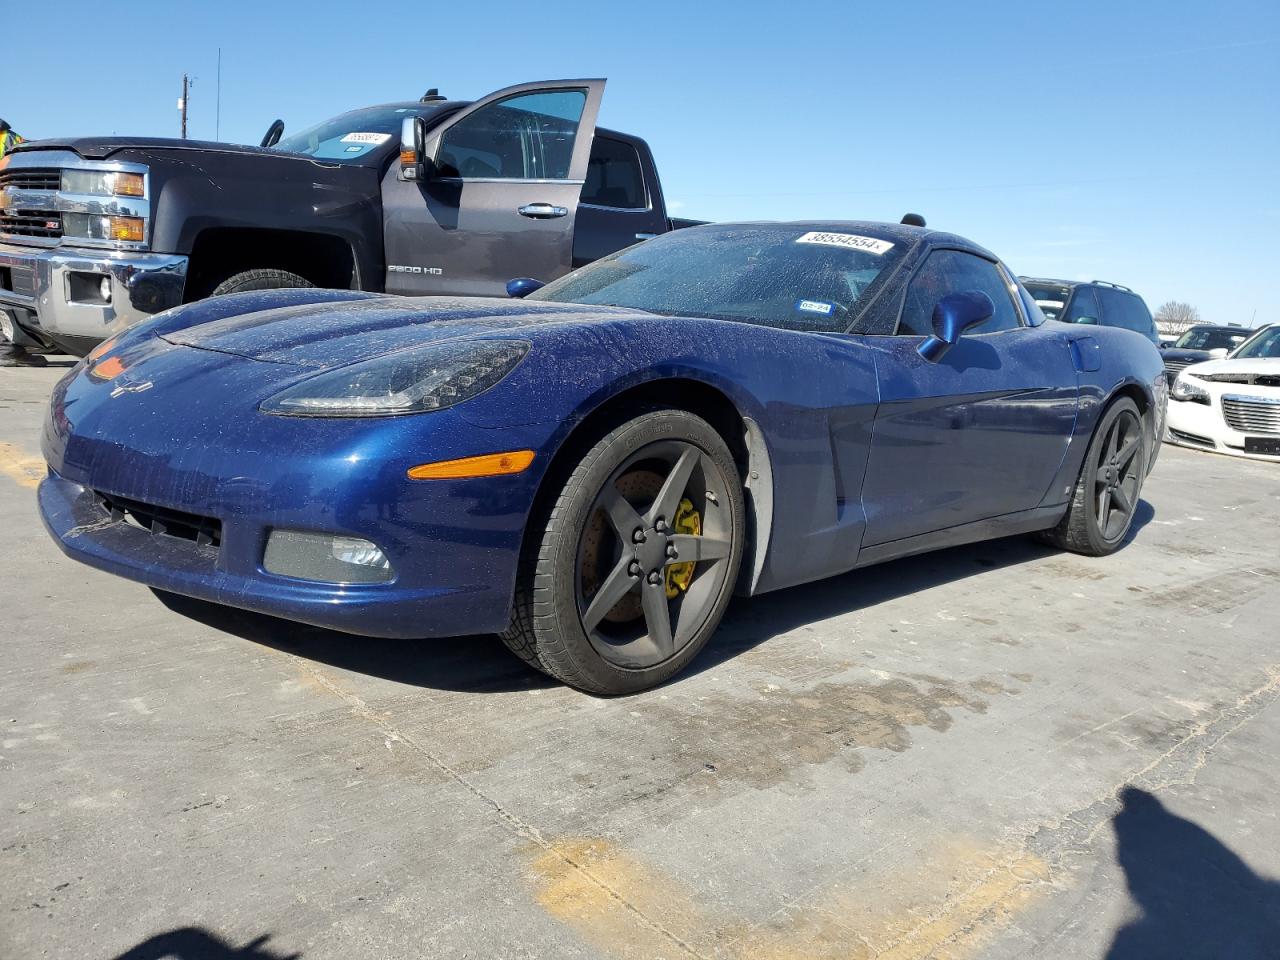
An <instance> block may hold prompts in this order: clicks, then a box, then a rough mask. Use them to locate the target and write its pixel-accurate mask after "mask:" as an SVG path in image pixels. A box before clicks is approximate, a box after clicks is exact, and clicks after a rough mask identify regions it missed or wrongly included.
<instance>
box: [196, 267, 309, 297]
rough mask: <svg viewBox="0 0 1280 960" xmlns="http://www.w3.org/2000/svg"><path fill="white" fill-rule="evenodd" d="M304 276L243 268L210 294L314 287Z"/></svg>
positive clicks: (286, 271)
mask: <svg viewBox="0 0 1280 960" xmlns="http://www.w3.org/2000/svg"><path fill="white" fill-rule="evenodd" d="M314 286H315V284H314V283H312V282H311V281H310V280H308V279H307V278H306V277H300V276H298V275H297V274H296V273H290V272H289V271H288V270H245V271H243V272H241V273H236V274H233V275H232V276H229V277H227V279H225V280H223V281H222V282H221V283H220V284H218V285H217V286H216V287H214V288H213V293H212V294H211V296H214V297H221V296H222V295H223V294H227V293H245V292H246V291H249V290H282V289H288V288H290V287H314Z"/></svg>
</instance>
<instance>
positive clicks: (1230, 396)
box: [1222, 393, 1280, 406]
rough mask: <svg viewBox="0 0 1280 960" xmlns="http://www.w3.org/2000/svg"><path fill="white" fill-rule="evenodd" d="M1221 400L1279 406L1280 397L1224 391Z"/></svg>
mask: <svg viewBox="0 0 1280 960" xmlns="http://www.w3.org/2000/svg"><path fill="white" fill-rule="evenodd" d="M1222 399H1223V400H1234V401H1236V402H1237V403H1265V404H1270V405H1274V406H1280V397H1258V396H1250V395H1248V394H1243V393H1224V394H1223V395H1222Z"/></svg>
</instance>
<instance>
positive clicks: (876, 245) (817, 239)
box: [796, 230, 893, 256]
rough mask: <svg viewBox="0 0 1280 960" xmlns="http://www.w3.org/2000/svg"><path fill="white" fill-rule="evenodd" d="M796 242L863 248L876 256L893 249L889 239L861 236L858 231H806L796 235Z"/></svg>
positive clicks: (853, 248) (851, 248) (850, 248)
mask: <svg viewBox="0 0 1280 960" xmlns="http://www.w3.org/2000/svg"><path fill="white" fill-rule="evenodd" d="M796 243H820V244H822V245H823V246H827V247H844V248H846V249H848V250H862V251H864V252H866V253H874V254H875V255H876V256H880V254H882V253H888V252H889V251H890V250H892V249H893V244H892V243H890V242H889V241H887V240H877V239H876V238H875V237H860V236H858V235H857V234H856V233H822V232H821V231H816V230H815V231H811V232H809V233H806V234H805V235H804V236H803V237H796Z"/></svg>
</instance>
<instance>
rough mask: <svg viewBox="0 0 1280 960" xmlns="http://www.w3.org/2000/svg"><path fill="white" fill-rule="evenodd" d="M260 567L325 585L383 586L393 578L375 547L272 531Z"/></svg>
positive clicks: (318, 535)
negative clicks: (378, 584) (377, 584)
mask: <svg viewBox="0 0 1280 960" xmlns="http://www.w3.org/2000/svg"><path fill="white" fill-rule="evenodd" d="M262 566H263V568H264V569H265V570H266V571H267V572H268V573H275V574H279V575H280V576H282V577H295V578H297V579H299V580H319V581H322V582H325V583H385V582H386V581H388V580H390V579H392V577H393V576H394V573H393V572H392V570H391V561H390V560H388V559H387V556H386V554H384V553H383V552H382V550H381V549H380V548H379V547H378V545H377V544H375V543H371V542H369V541H368V540H363V539H361V538H360V537H347V536H338V535H334V534H329V533H306V532H304V531H301V530H272V531H271V535H270V536H269V537H268V538H267V550H266V553H265V554H264V555H263V558H262Z"/></svg>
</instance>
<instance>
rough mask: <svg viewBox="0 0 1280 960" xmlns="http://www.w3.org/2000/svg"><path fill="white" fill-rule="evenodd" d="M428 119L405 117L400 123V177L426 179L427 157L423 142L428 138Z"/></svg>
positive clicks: (403, 178) (404, 178) (402, 178)
mask: <svg viewBox="0 0 1280 960" xmlns="http://www.w3.org/2000/svg"><path fill="white" fill-rule="evenodd" d="M426 134H427V121H426V120H424V119H422V117H405V118H404V120H403V121H402V122H401V124H400V179H401V180H426V179H427V157H426V153H425V152H424V150H423V144H424V143H425V142H426V139H427V136H426Z"/></svg>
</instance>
